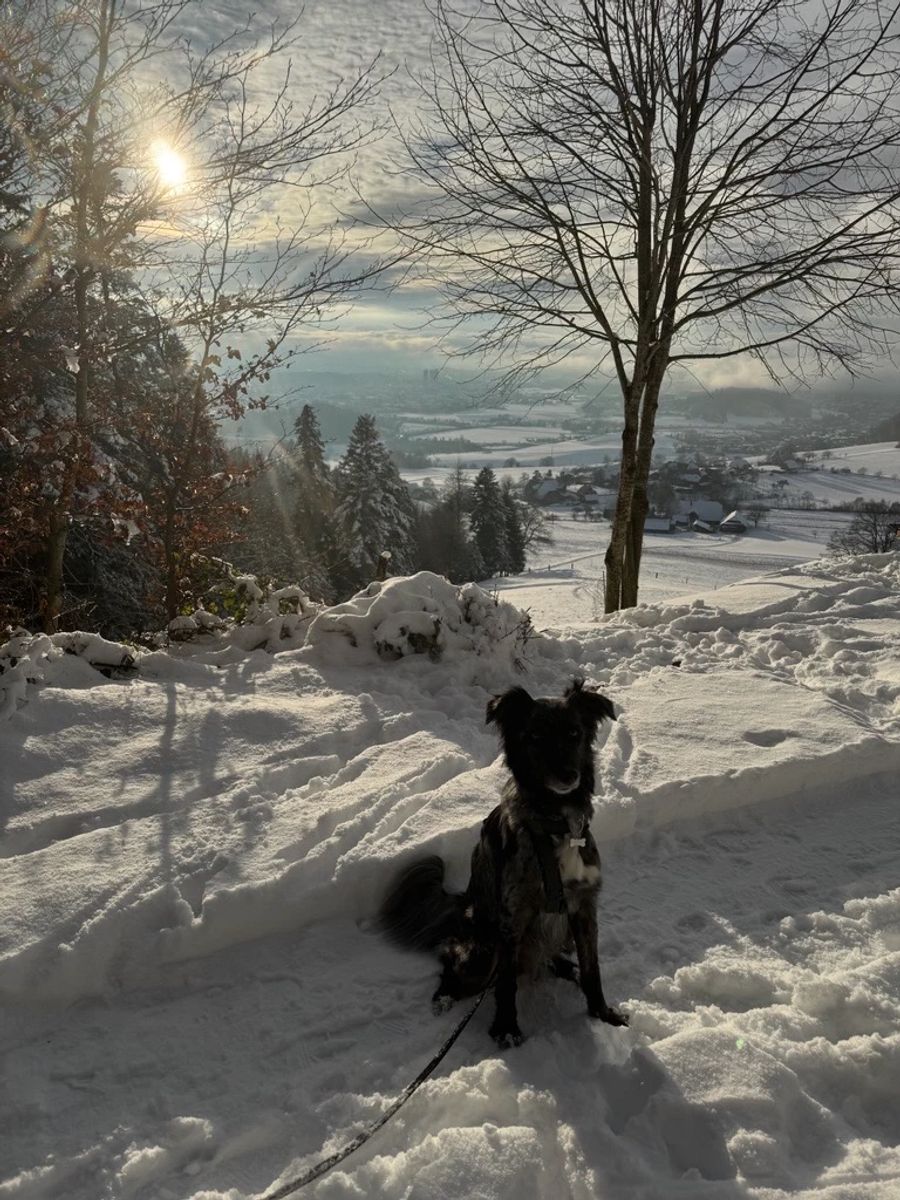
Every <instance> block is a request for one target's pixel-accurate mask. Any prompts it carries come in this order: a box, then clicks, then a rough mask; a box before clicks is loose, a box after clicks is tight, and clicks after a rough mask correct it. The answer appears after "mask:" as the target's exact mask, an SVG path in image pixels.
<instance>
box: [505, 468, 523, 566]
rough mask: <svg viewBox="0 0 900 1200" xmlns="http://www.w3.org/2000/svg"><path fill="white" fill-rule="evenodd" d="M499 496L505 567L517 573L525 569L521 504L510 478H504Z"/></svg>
mask: <svg viewBox="0 0 900 1200" xmlns="http://www.w3.org/2000/svg"><path fill="white" fill-rule="evenodd" d="M500 496H501V499H502V501H503V509H504V513H505V516H506V549H507V568H506V569H507V571H508V572H509V574H510V575H518V574H519V573H520V572H521V571H524V570H525V534H524V531H523V529H522V516H521V504H520V501H518V500H517V499H516V497H515V496H514V495H513V490H512V483H511V482H510V480H508V479H504V481H503V484H502V486H501V488H500Z"/></svg>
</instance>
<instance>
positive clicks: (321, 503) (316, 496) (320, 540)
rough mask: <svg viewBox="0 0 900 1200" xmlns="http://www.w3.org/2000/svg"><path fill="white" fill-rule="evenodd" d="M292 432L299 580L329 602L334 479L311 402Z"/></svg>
mask: <svg viewBox="0 0 900 1200" xmlns="http://www.w3.org/2000/svg"><path fill="white" fill-rule="evenodd" d="M294 434H295V439H296V441H295V450H294V455H293V462H294V473H293V480H292V483H293V488H294V493H295V501H294V533H293V537H294V540H295V542H296V543H297V544H298V545H299V547H300V549H301V554H302V557H303V560H304V566H303V571H302V579H303V581H304V586H305V587H307V590H308V591H310V594H311V595H314V596H316V597H317V598H321V599H324V600H328V601H331V600H333V599H334V588H333V585H332V583H331V578H330V576H331V573H332V567H333V564H334V562H335V560H336V559H337V557H338V547H337V544H336V540H335V515H334V510H335V491H334V480H333V478H332V472H331V470H330V468H329V466H328V464H327V463H326V461H325V443H324V441H323V440H322V431H321V429H320V428H319V418H318V417H317V416H316V411H315V409H314V408H313V407H312V406H311V405H309V404H304V406H303V409H302V411H301V413H300V416H299V417H298V418H297V420H296V422H295V424H294ZM298 578H299V576H298Z"/></svg>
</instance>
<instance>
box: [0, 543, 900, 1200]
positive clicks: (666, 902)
mask: <svg viewBox="0 0 900 1200" xmlns="http://www.w3.org/2000/svg"><path fill="white" fill-rule="evenodd" d="M515 598H516V597H515V593H514V592H512V593H511V592H507V593H505V594H504V599H507V600H512V601H514V600H515ZM898 600H900V556H897V555H893V556H891V555H884V556H873V557H868V558H861V559H858V560H854V561H851V562H847V563H836V562H824V561H823V562H818V563H811V564H807V565H805V566H802V567H795V568H792V569H790V570H787V571H784V572H782V573H780V574H777V575H771V576H766V577H763V578H760V579H756V580H751V581H747V582H745V583H743V584H741V585H738V586H735V587H732V588H724V589H721V590H719V591H718V592H716V593H714V595H711V596H709V597H707V600H706V601H703V600H700V599H693V600H687V601H679V602H671V603H660V604H657V605H651V606H641V607H639V608H637V609H633V610H629V611H627V612H624V613H621V614H618V615H616V616H615V617H611V618H607V619H605V620H603V621H602V622H600V623H599V624H597V625H592V626H585V627H581V628H577V629H572V630H570V631H568V632H567V633H565V634H564V635H562V636H559V637H554V638H549V637H544V638H541V637H534V636H532V631H531V630H530V629H529V628H528V625H527V623H523V622H522V621H521V620H520V618H519V615H518V614H517V613H516V612H515V610H514V609H513V608H512V606H511V605H509V604H501V605H494V604H492V603H491V601H490V599H489V598H488V597H486V596H485V595H484V593H481V592H480V591H479V590H478V589H471V588H470V589H463V590H459V589H455V588H450V587H449V586H448V585H446V584H445V583H444V582H443V581H440V580H437V579H436V578H435V577H433V576H427V575H424V574H423V575H419V576H416V577H414V578H413V579H412V580H410V581H390V582H389V584H388V585H387V586H386V587H385V588H383V589H371V590H370V592H369V593H368V594H367V595H365V596H360V597H357V598H355V599H354V601H352V602H350V603H349V604H348V605H344V606H340V609H339V610H334V609H332V610H326V611H325V612H322V613H320V614H318V615H316V616H312V617H311V618H310V619H309V620H308V621H306V622H305V623H304V627H303V629H302V631H299V630H297V629H294V630H293V631H292V636H291V637H286V638H285V639H284V643H283V644H284V645H287V646H293V647H294V648H290V649H284V650H281V651H279V652H278V653H274V654H273V653H268V652H266V651H265V650H256V651H253V652H249V653H248V652H246V651H245V650H243V649H241V647H240V645H238V644H237V643H236V641H235V640H234V639H233V638H232V639H228V638H224V637H221V635H218V638H219V640H216V636H213V635H210V637H209V638H208V639H201V640H200V641H198V642H195V643H188V644H185V645H182V646H179V647H177V648H175V649H173V650H172V651H171V652H163V651H160V652H157V653H153V654H145V655H142V656H138V661H137V664H136V666H137V670H136V671H135V672H132V673H131V674H129V675H127V676H126V677H123V678H121V679H112V680H110V679H107V678H106V677H105V676H104V675H103V674H100V673H99V672H97V671H95V670H94V669H92V668H91V667H89V666H88V665H87V661H86V659H85V656H84V649H85V648H84V647H80V646H79V647H76V650H79V649H80V650H81V651H82V653H81V654H80V655H79V654H77V653H76V654H73V653H69V654H64V653H62V652H61V651H60V652H57V651H56V650H52V651H49V650H48V649H47V647H46V646H45V645H43V644H41V648H40V652H39V650H38V648H37V647H32V649H33V651H34V654H33V655H32V658H31V659H29V660H28V661H29V662H31V663H34V662H36V661H37V660H40V661H39V669H37V668H34V669H32V668H31V667H29V668H28V669H27V670H19V671H18V672H17V674H16V685H15V696H14V697H13V695H12V692H13V689H12V688H11V687H8V688H7V689H6V693H5V696H6V700H7V703H6V710H7V717H8V719H7V720H5V721H4V722H3V723H2V724H0V764H2V770H0V822H2V841H0V852H2V855H3V858H2V861H0V900H2V906H3V913H4V919H3V922H2V945H0V997H2V1001H3V1004H4V1019H3V1024H2V1034H0V1045H2V1048H3V1051H4V1055H5V1068H4V1076H3V1078H4V1082H5V1085H6V1086H5V1089H4V1091H3V1092H2V1094H0V1130H2V1131H3V1136H2V1140H0V1180H3V1181H4V1182H2V1183H0V1197H3V1198H4V1200H6V1198H7V1197H17V1198H26V1197H27V1198H36V1197H65V1198H66V1200H101V1198H118V1197H136V1198H138V1200H149V1198H150V1197H153V1198H161V1200H187V1198H189V1197H191V1198H195V1200H201V1198H206V1200H211V1198H213V1197H219V1198H224V1197H227V1198H228V1200H242V1198H245V1197H248V1198H249V1197H252V1196H259V1195H262V1194H263V1193H264V1192H265V1191H266V1189H268V1188H269V1187H270V1186H271V1185H272V1184H273V1183H274V1182H275V1181H276V1180H277V1179H279V1178H287V1177H290V1176H291V1175H293V1174H296V1173H299V1172H300V1171H301V1170H302V1168H303V1167H304V1166H305V1165H308V1164H309V1163H311V1162H312V1161H314V1160H315V1159H317V1158H319V1157H320V1156H322V1155H323V1154H327V1153H330V1152H331V1151H333V1150H334V1149H336V1148H337V1147H339V1146H340V1145H341V1144H342V1143H343V1142H344V1141H346V1140H348V1139H349V1138H350V1137H352V1136H353V1135H354V1134H355V1133H356V1132H357V1131H358V1129H359V1128H360V1127H361V1126H362V1125H363V1124H365V1123H367V1122H369V1121H371V1120H373V1119H374V1118H375V1117H376V1116H377V1115H378V1114H379V1113H380V1112H381V1111H383V1109H384V1108H385V1107H386V1106H387V1105H388V1104H389V1103H390V1100H391V1099H392V1097H393V1096H394V1095H395V1094H396V1093H397V1092H398V1091H399V1090H400V1089H401V1088H402V1087H403V1086H404V1084H405V1083H407V1082H408V1080H409V1079H410V1078H412V1077H413V1076H414V1075H415V1074H416V1073H417V1072H418V1070H419V1069H420V1067H421V1066H422V1065H423V1064H424V1063H425V1062H426V1061H427V1060H428V1058H429V1057H430V1056H431V1054H432V1053H433V1052H434V1050H435V1049H436V1048H437V1046H438V1045H439V1044H440V1042H441V1041H442V1040H443V1038H444V1037H445V1036H446V1034H447V1033H448V1031H449V1030H450V1029H451V1028H452V1027H453V1025H454V1024H455V1023H456V1021H457V1020H458V1018H459V1016H460V1015H461V1014H462V1011H464V1010H462V1009H458V1010H454V1011H452V1012H451V1013H448V1014H445V1015H443V1016H441V1017H439V1018H436V1017H434V1016H432V1014H431V1012H430V1010H429V1006H428V997H429V995H430V992H431V990H432V987H433V981H434V974H435V972H434V967H433V964H432V963H431V962H430V961H429V960H428V958H427V957H422V956H418V955H414V954H405V953H402V952H400V951H396V950H394V949H391V948H389V947H387V946H386V945H384V943H383V942H382V941H381V940H380V939H379V938H378V937H377V936H376V935H375V934H374V933H373V932H372V931H371V929H370V927H369V924H368V922H369V918H370V915H371V913H372V910H373V906H374V904H375V902H376V900H377V897H378V895H379V893H380V891H381V889H382V888H383V886H384V884H385V882H386V880H387V879H388V877H389V876H390V874H391V873H392V872H393V870H394V869H395V868H396V866H397V864H398V862H400V861H401V860H403V859H405V858H406V857H407V856H414V855H416V854H420V853H422V852H435V851H436V852H437V853H440V854H442V855H444V856H445V857H446V859H447V860H448V862H449V866H450V882H451V884H453V885H454V886H459V887H461V886H462V885H463V884H464V882H465V877H466V871H467V863H468V856H469V852H470V849H471V845H472V842H473V839H474V837H475V835H476V832H477V829H478V825H479V823H480V821H481V819H482V817H483V816H484V815H485V814H486V813H487V812H488V811H489V809H490V808H491V807H492V806H493V804H494V803H495V801H496V794H497V789H498V786H499V784H500V782H501V780H502V778H503V771H502V766H501V764H500V762H499V761H498V759H497V747H496V742H495V738H494V736H493V734H492V733H491V732H490V731H489V730H488V729H486V728H485V726H484V716H483V714H484V705H485V701H486V700H487V698H488V696H489V695H490V694H491V693H492V692H494V691H497V690H500V689H502V688H504V687H506V686H508V685H509V684H511V683H513V682H518V683H522V684H523V685H524V686H526V687H528V688H529V689H530V690H532V691H533V692H534V693H535V694H545V695H546V694H554V693H559V692H560V691H561V690H562V688H563V686H564V685H565V684H566V683H567V682H568V681H569V680H570V679H571V678H572V676H573V675H574V674H583V675H586V676H587V677H588V679H589V680H590V681H591V682H593V683H596V684H599V685H600V686H602V688H603V690H604V691H605V692H606V693H607V694H608V695H609V696H610V697H611V698H612V699H613V700H614V701H615V702H616V704H617V706H618V708H619V709H620V711H621V716H620V719H619V721H618V722H617V724H616V725H614V726H612V727H611V728H610V729H608V730H607V733H606V740H605V742H604V744H603V745H602V746H601V747H600V748H599V749H598V768H599V770H598V789H597V805H596V816H595V819H594V830H595V834H596V836H597V838H598V841H599V842H600V844H601V852H602V853H603V856H604V874H605V890H604V895H603V899H602V902H601V929H602V934H601V963H602V964H603V966H604V968H605V987H606V992H607V995H608V997H609V998H610V1001H611V1002H613V1003H616V1004H619V1005H621V1006H622V1007H623V1008H625V1009H626V1011H628V1012H629V1013H630V1014H631V1017H632V1026H631V1028H630V1029H629V1030H618V1029H611V1028H609V1027H607V1026H604V1025H601V1024H596V1023H593V1022H591V1021H590V1020H589V1019H588V1018H587V1016H586V1015H585V1013H584V1011H583V1003H582V1000H581V996H580V994H579V993H578V992H577V991H576V990H575V989H573V988H572V987H571V985H567V984H565V983H563V982H560V981H549V980H548V981H546V982H543V983H539V984H536V985H526V986H525V987H524V988H523V991H522V1006H521V1008H522V1011H521V1017H522V1024H523V1028H524V1029H525V1031H526V1033H528V1034H529V1035H530V1036H529V1039H528V1041H527V1042H526V1044H525V1045H524V1046H523V1047H521V1048H520V1049H517V1050H513V1051H508V1052H506V1053H503V1054H500V1053H498V1052H497V1051H496V1050H495V1049H494V1047H493V1044H492V1043H491V1042H490V1040H489V1039H488V1037H487V1032H486V1031H487V1026H488V1024H489V1020H490V1011H489V1010H490V1005H489V1004H486V1005H484V1006H483V1009H482V1011H481V1012H479V1014H478V1015H477V1016H476V1018H475V1020H474V1021H473V1022H472V1024H471V1025H470V1026H469V1028H468V1029H467V1031H466V1033H465V1034H464V1035H463V1038H462V1039H461V1041H460V1042H459V1043H458V1044H457V1045H456V1046H455V1047H454V1049H453V1051H452V1052H451V1054H450V1056H449V1057H448V1059H447V1060H446V1061H445V1062H444V1063H443V1064H442V1066H441V1067H440V1068H439V1070H438V1072H437V1073H436V1075H435V1076H434V1077H433V1078H432V1079H431V1080H430V1081H429V1082H428V1083H426V1084H425V1085H424V1087H423V1088H422V1089H421V1091H419V1092H418V1093H417V1094H416V1096H415V1097H414V1098H413V1099H412V1100H411V1101H410V1102H409V1104H408V1105H407V1106H406V1107H405V1108H404V1109H403V1110H402V1111H401V1112H400V1114H399V1115H398V1116H397V1117H395V1118H394V1120H393V1121H392V1122H391V1123H390V1124H389V1125H388V1126H387V1127H386V1128H385V1129H384V1130H382V1131H381V1132H380V1133H379V1134H377V1135H376V1137H375V1138H374V1139H373V1140H372V1141H371V1142H370V1143H368V1144H367V1145H366V1146H365V1147H364V1148H363V1149H362V1150H360V1151H358V1152H357V1153H356V1154H355V1155H354V1156H353V1157H352V1158H350V1159H349V1160H347V1162H346V1163H344V1164H342V1165H341V1166H340V1167H338V1168H337V1169H336V1170H335V1171H333V1172H332V1173H330V1174H329V1175H327V1176H326V1177H325V1178H323V1179H322V1180H321V1181H320V1182H318V1183H317V1184H315V1185H313V1186H312V1187H311V1188H309V1189H307V1190H306V1192H305V1193H304V1194H305V1195H309V1196H320V1197H323V1198H329V1200H334V1198H338V1197H340V1198H343V1197H373V1196H379V1197H380V1196H384V1197H390V1198H393V1197H422V1198H425V1197H429V1198H430V1197H459V1198H462V1197H470V1196H478V1197H485V1198H499V1197H515V1198H516V1200H524V1198H526V1197H535V1198H538V1197H540V1198H547V1200H550V1198H553V1200H556V1198H558V1197H565V1196H573V1197H584V1198H585V1200H587V1198H590V1197H596V1196H609V1197H616V1196H628V1197H632V1196H640V1197H656V1196H659V1197H669V1196H683V1197H695V1196H710V1197H720V1196H721V1197H725V1196H727V1197H732V1196H733V1197H748V1196H754V1197H756V1196H758V1197H774V1196H780V1195H782V1194H783V1193H791V1194H793V1195H797V1194H803V1193H808V1194H810V1195H812V1194H813V1193H814V1194H815V1195H816V1196H817V1197H821V1196H830V1197H841V1198H844V1197H857V1196H858V1197H866V1198H868V1197H885V1198H887V1197H896V1196H897V1195H898V1192H900V1116H898V1112H900V1110H898V1106H897V1103H896V1091H897V1084H896V1081H897V1079H898V1077H900V886H898V885H900V871H898V867H897V863H898V861H900V822H898V819H897V816H898V814H897V804H898V795H897V793H898V786H897V782H896V781H897V779H898V777H900V772H898V768H900V654H898V646H897V633H898V630H900V618H898ZM300 640H305V642H306V644H304V645H295V642H299V641H300ZM26 648H27V647H26ZM20 649H21V647H20ZM70 649H71V647H70ZM107 665H113V666H114V665H115V664H107ZM16 666H17V667H18V666H19V662H18V661H17V664H16ZM14 669H15V668H14ZM5 677H6V678H7V680H9V679H10V678H11V674H10V672H7V673H6V676H5ZM29 678H31V679H32V680H33V681H32V682H29V681H28V680H29ZM3 679H4V675H0V692H4V684H3ZM0 703H2V699H0Z"/></svg>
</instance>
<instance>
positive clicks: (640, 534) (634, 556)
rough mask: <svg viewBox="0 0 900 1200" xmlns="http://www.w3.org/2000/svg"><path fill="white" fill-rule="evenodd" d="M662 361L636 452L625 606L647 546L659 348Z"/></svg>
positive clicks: (633, 599)
mask: <svg viewBox="0 0 900 1200" xmlns="http://www.w3.org/2000/svg"><path fill="white" fill-rule="evenodd" d="M656 354H657V356H658V357H659V359H660V361H656V362H654V365H653V367H652V369H651V371H650V373H649V376H648V379H647V385H646V388H645V389H644V396H643V401H642V403H641V424H640V431H639V434H638V439H637V448H636V451H635V469H634V488H633V492H632V500H631V513H630V516H629V524H628V536H627V544H628V557H627V559H626V569H625V577H624V579H623V588H622V607H623V608H633V607H634V605H635V604H637V602H638V580H639V578H640V572H641V555H642V553H643V549H644V523H645V521H646V520H647V514H648V513H649V511H650V498H649V495H648V484H649V481H650V468H651V465H652V462H653V446H654V444H655V438H654V431H655V428H656V412H657V409H658V408H659V392H660V388H661V387H662V381H663V376H664V375H665V371H666V365H667V355H664V354H663V353H662V350H661V349H659V348H657V351H656Z"/></svg>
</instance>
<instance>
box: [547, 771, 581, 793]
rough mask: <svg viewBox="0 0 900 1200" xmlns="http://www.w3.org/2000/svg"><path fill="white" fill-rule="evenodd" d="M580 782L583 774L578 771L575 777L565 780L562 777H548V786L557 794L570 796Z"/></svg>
mask: <svg viewBox="0 0 900 1200" xmlns="http://www.w3.org/2000/svg"><path fill="white" fill-rule="evenodd" d="M580 783H581V774H580V773H576V775H575V777H574V779H572V780H569V781H565V782H564V781H563V780H562V779H548V780H547V787H548V788H549V789H550V791H551V792H555V793H556V795H557V796H568V794H569V792H574V791H575V789H576V788H577V787H578V785H579V784H580Z"/></svg>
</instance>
